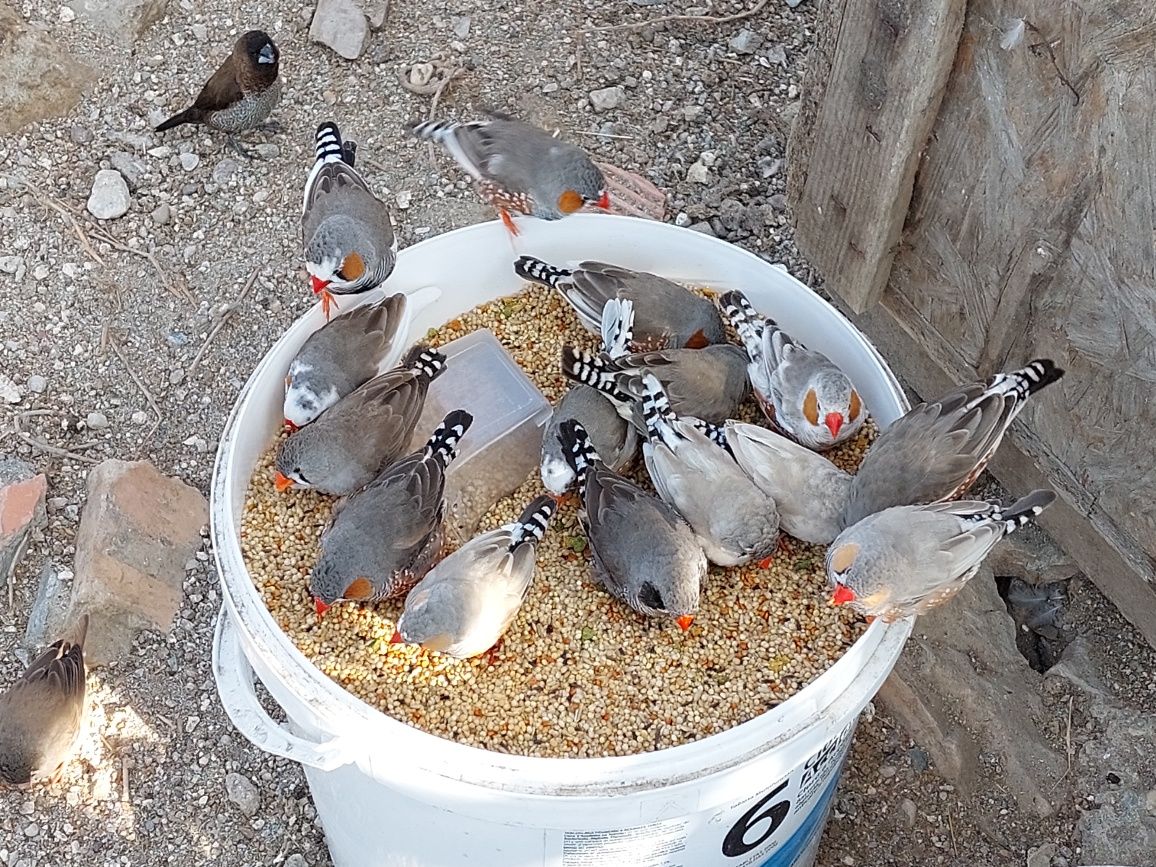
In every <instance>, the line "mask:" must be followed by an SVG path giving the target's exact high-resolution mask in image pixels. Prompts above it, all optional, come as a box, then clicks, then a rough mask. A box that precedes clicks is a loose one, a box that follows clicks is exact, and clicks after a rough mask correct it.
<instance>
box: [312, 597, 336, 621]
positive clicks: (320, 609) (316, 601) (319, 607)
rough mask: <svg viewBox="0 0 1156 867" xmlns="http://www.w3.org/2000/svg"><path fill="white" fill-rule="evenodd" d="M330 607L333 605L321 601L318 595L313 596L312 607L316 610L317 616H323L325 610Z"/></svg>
mask: <svg viewBox="0 0 1156 867" xmlns="http://www.w3.org/2000/svg"><path fill="white" fill-rule="evenodd" d="M332 607H333V606H332V605H330V604H329V603H328V602H322V601H321V597H320V596H314V597H313V608H314V609H315V610H316V611H317V616H318V617H324V616H325V612H326V611H328V610H329V609H330V608H332Z"/></svg>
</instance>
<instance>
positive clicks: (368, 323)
mask: <svg viewBox="0 0 1156 867" xmlns="http://www.w3.org/2000/svg"><path fill="white" fill-rule="evenodd" d="M405 308H406V296H405V295H403V294H402V293H400V292H399V293H397V294H396V295H390V296H388V297H386V298H382V299H381V300H380V301H378V302H376V303H374V304H363V305H362V306H360V307H358V308H356V309H355V310H352V311H350V312H349V313H346V314H344V315H342V316H338V317H337V318H335V319H333V320H332V321H330V322H328V323H326V324H325V325H323V326H322V327H321V328H318V329H317V330H316V331H314V332H313V333H312V334H311V335H309V338H308V339H307V340H306V341H305V343H303V344H302V345H301V348H300V349H299V350H297V355H296V356H295V357H294V358H293V361H292V363H291V364H290V365H289V373H288V375H286V377H285V403H284V414H285V423H286V424H287V425H288V426H289V428H290V429H291V430H298V429H300V428H303V427H305V425H307V424H309V422H311V421H313V419H315V418H317V416H319V415H321V413H323V412H325V410H327V409H329V407H331V406H333V404H335V403H337V401H339V400H340V399H341V398H343V397H345V396H346V395H347V394H349V393H350V392H352V391H353V390H354V389H356V388H358V387H359V386H361V385H364V384H365V383H366V382H368V381H369V380H371V379H372V378H373V377H374V376H375V375H376V374H377V371H378V368H379V366H380V365H381V362H382V361H383V360H384V359H385V358H386V357H387V356H388V355H389V353H390V350H391V349H392V348H393V342H394V338H395V337H396V336H397V329H398V326H400V325H401V321H402V318H403V317H404V316H405Z"/></svg>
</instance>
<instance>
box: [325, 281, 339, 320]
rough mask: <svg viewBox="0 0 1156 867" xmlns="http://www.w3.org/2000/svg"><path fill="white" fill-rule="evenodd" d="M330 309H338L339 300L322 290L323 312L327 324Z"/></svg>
mask: <svg viewBox="0 0 1156 867" xmlns="http://www.w3.org/2000/svg"><path fill="white" fill-rule="evenodd" d="M330 307H332V308H333V309H334V310H336V309H338V308H337V299H336V298H334V297H333V295H331V294H330V293H329V292H326V291H325V290H324V289H322V290H321V312H322V313H324V314H325V321H326V322H328V321H329V308H330Z"/></svg>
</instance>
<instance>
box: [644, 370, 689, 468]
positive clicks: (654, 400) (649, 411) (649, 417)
mask: <svg viewBox="0 0 1156 867" xmlns="http://www.w3.org/2000/svg"><path fill="white" fill-rule="evenodd" d="M642 388H643V393H642V398H641V400H640V401H639V403H641V404H642V420H643V421H644V422H646V435H647V437H649V438H650V440H651V441H652V442H655V441H658V442H662V443H664V444H665V445H666V447H667V448H670V449H673V448H675V447H676V446H677V445H678V443H679V442H680V441H681V440H682V439H683V437H682V436H681V435H680V434H679V433H678V431H676V430H675V429H674V426H673V425H672V424H671V423H672V422H673V421H674V420H675V419H676V418H677V416H676V415H675V414H674V410H672V409H671V408H670V399H669V398H667V396H666V391H665V390H664V389H663V387H662V383H661V382H659V381H658V377H657V376H655V375H654V374H653V373H651V372H650V371H647V372H646V373H644V374H642Z"/></svg>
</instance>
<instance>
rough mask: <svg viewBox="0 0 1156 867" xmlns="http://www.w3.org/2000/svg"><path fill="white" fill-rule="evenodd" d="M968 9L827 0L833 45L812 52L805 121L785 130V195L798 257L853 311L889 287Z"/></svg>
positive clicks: (904, 1)
mask: <svg viewBox="0 0 1156 867" xmlns="http://www.w3.org/2000/svg"><path fill="white" fill-rule="evenodd" d="M966 7H967V0H828V3H827V5H826V12H825V13H824V14H823V16H822V20H821V21H820V22H819V24H818V29H819V31H820V32H824V31H826V32H828V33H830V34H834V36H833V37H829V38H827V39H825V40H824V41H823V42H822V43H820V44H819V45H817V46H816V47H815V48H814V49H813V50H812V53H811V60H810V65H809V68H808V72H807V76H806V79H805V82H804V91H805V93H806V94H807V96H806V99H807V104H806V105H804V107H803V109H802V110H801V112H805V111H807V109H808V108H810V109H811V110H813V111H814V114H815V116H814V119H813V122H803V123H796V124H795V131H794V132H792V135H791V139H790V142H789V145H788V157H787V166H788V172H789V175H790V176H789V177H788V192H789V194H790V196H791V204H792V207H793V210H794V213H795V215H796V218H797V220H798V235H797V237H798V243H799V248H800V250H801V251H802V252H803V253H804V255H806V256H807V257H808V258H809V259H810V260H811V262H812V264H814V265H815V267H816V268H818V270H819V271H820V272H821V273H822V274H823V275H824V276H825V277H826V280H827V284H828V286H829V287H830V288H831V289H832V290H833V291H834V292H836V293H838V295H839V296H840V297H841V298H842V299H843V300H844V301H846V302H847V304H848V305H849V306H850V307H851V308H852V309H853V310H854V311H856V312H857V313H861V312H863V311H864V310H866V309H867V308H868V307H870V306H871V305H873V304H875V303H876V302H877V301H878V300H879V297H880V296H881V294H882V293H883V287H884V286H885V285H886V284H887V278H888V275H889V274H890V272H891V262H892V260H893V259H894V257H895V249H896V245H897V243H898V241H899V235H900V232H901V231H902V229H903V220H904V217H905V215H906V214H907V207H908V205H909V204H910V202H911V190H912V186H913V184H914V181H915V174H916V169H917V168H918V165H919V155H920V152H921V151H922V149H923V146H924V143H925V142H926V141H927V136H928V134H929V133H930V131H931V127H932V124H933V123H934V121H935V117H936V115H937V113H938V111H939V103H940V100H941V99H942V97H943V90H944V87H945V85H946V83H947V79H948V76H949V74H950V72H951V68H952V63H953V61H954V58H955V52H956V47H957V46H958V44H959V36H960V32H961V31H962V28H963V20H964V12H965V11H966ZM802 117H803V115H802V113H801V115H800V118H802ZM812 141H817V142H821V143H822V146H821V147H819V148H817V149H813V148H811V147H810V144H811V142H812ZM799 154H805V155H806V158H803V159H800V158H798V155H799Z"/></svg>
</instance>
